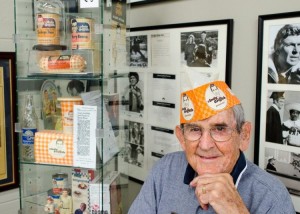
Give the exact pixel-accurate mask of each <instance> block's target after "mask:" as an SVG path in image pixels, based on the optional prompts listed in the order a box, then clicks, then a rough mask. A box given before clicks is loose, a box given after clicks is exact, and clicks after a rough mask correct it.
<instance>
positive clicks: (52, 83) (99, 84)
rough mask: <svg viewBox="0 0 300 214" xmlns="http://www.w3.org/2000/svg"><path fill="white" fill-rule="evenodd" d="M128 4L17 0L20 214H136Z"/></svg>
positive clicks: (101, 0) (121, 1)
mask: <svg viewBox="0 0 300 214" xmlns="http://www.w3.org/2000/svg"><path fill="white" fill-rule="evenodd" d="M129 5H130V4H127V2H126V0H110V1H109V0H94V1H79V0H15V20H16V22H15V29H16V35H15V44H16V55H17V60H16V68H17V76H16V79H17V92H16V98H17V104H16V105H17V109H18V112H17V121H18V122H17V123H16V125H15V131H16V133H17V134H18V136H19V139H18V142H19V171H20V207H21V209H20V213H22V214H35V213H37V214H41V213H60V214H63V213H93V214H96V213H97V214H98V213H127V211H128V204H127V202H126V197H125V196H126V195H127V194H126V192H127V191H128V178H127V176H128V175H127V173H126V171H127V170H126V167H125V165H124V166H123V165H122V164H121V165H122V166H120V160H121V158H120V156H121V155H124V148H125V146H124V142H123V141H124V139H125V138H126V137H125V131H124V129H125V128H126V125H124V124H121V123H120V119H119V118H120V114H121V111H119V108H120V105H121V101H120V99H119V93H120V92H119V91H118V90H117V89H118V87H119V86H117V83H118V81H117V80H116V79H117V78H119V77H124V76H126V77H127V74H128V65H127V64H128V63H127V51H126V50H127V42H126V36H127V34H128V29H129V27H128V26H129V23H128V21H127V18H128V12H129ZM121 88H122V87H121ZM25 121H26V122H25ZM29 124H30V125H29Z"/></svg>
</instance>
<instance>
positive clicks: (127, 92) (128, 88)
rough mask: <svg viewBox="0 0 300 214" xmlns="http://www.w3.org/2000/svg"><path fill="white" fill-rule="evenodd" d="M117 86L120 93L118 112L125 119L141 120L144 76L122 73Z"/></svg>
mask: <svg viewBox="0 0 300 214" xmlns="http://www.w3.org/2000/svg"><path fill="white" fill-rule="evenodd" d="M120 75H121V74H120ZM117 85H118V91H120V101H121V106H120V110H121V111H122V112H123V113H124V115H125V116H127V117H130V118H135V119H137V118H139V119H142V118H143V117H144V112H145V104H144V102H145V89H144V87H145V74H144V73H143V72H135V71H130V72H129V73H123V74H122V75H121V77H120V78H118V84H117Z"/></svg>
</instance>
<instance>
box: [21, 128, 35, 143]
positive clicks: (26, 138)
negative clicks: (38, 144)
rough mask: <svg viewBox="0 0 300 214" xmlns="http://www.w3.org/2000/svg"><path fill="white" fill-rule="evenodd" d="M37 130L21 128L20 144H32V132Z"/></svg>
mask: <svg viewBox="0 0 300 214" xmlns="http://www.w3.org/2000/svg"><path fill="white" fill-rule="evenodd" d="M36 132H37V129H36V128H32V129H30V128H23V129H22V144H25V145H33V144H34V134H35V133H36Z"/></svg>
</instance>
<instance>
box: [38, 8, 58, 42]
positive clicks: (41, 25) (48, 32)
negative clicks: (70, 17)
mask: <svg viewBox="0 0 300 214" xmlns="http://www.w3.org/2000/svg"><path fill="white" fill-rule="evenodd" d="M36 16H37V17H36V19H37V26H36V33H37V42H38V44H39V45H59V44H60V32H59V28H60V24H59V20H60V15H59V14H55V13H38V14H37V15H36Z"/></svg>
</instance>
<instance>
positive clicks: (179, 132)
mask: <svg viewBox="0 0 300 214" xmlns="http://www.w3.org/2000/svg"><path fill="white" fill-rule="evenodd" d="M175 134H176V137H177V139H178V141H179V143H180V145H181V148H182V150H183V151H185V142H184V137H183V133H182V130H181V128H180V126H179V125H178V126H176V127H175Z"/></svg>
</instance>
